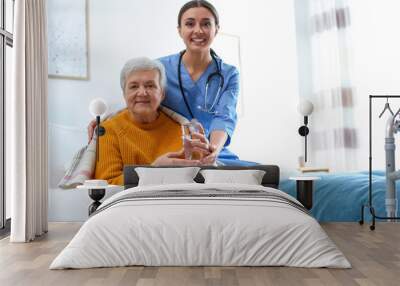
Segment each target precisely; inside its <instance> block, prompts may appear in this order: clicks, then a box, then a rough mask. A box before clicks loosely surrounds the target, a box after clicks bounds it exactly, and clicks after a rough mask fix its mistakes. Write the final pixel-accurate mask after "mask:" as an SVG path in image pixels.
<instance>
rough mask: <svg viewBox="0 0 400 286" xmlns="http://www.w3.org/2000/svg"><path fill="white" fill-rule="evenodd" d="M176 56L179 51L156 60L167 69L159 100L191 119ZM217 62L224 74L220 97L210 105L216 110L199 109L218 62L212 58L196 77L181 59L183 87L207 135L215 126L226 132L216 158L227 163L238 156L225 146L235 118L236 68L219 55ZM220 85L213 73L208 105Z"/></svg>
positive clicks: (230, 135) (233, 127)
mask: <svg viewBox="0 0 400 286" xmlns="http://www.w3.org/2000/svg"><path fill="white" fill-rule="evenodd" d="M179 56H180V54H179V53H178V54H174V55H170V56H166V57H163V58H160V59H159V61H160V62H161V63H162V64H163V65H164V67H165V71H166V73H167V90H166V97H165V99H164V101H163V102H162V105H164V106H166V107H168V108H170V109H172V110H174V111H176V112H178V113H180V114H181V115H183V116H185V117H186V118H188V119H191V115H190V112H189V110H188V108H187V107H186V104H185V102H184V99H183V97H182V93H181V90H180V87H179V75H178V63H179ZM217 62H218V65H219V66H220V67H221V74H222V75H223V77H224V86H223V87H222V89H221V91H220V94H219V96H220V99H219V101H218V103H217V104H216V105H215V106H214V107H213V109H212V111H213V112H215V113H209V112H205V111H203V110H202V109H204V99H205V93H206V92H205V89H206V82H207V78H208V76H209V75H210V74H211V73H214V72H216V71H217V66H216V64H215V61H214V60H213V61H212V62H211V63H210V65H209V66H208V67H207V69H206V70H205V71H204V72H203V74H202V75H201V76H200V78H199V79H198V80H197V81H193V80H192V78H191V77H190V74H189V73H188V71H187V70H186V67H185V65H184V64H183V62H182V63H181V78H182V87H183V90H184V92H185V95H186V99H187V102H188V104H189V106H190V109H191V111H192V113H193V115H194V117H195V118H196V119H197V120H198V121H199V122H200V123H201V124H202V125H203V127H204V129H205V132H206V136H207V137H209V135H210V133H211V132H212V131H214V130H222V131H225V132H226V133H227V134H228V139H227V140H226V143H225V147H224V148H223V149H222V150H221V152H220V154H219V156H218V159H219V160H221V161H222V162H224V161H225V163H228V164H229V163H230V162H228V161H230V160H238V157H237V156H236V155H235V154H233V153H232V152H231V151H229V150H228V149H227V148H226V146H228V145H229V143H230V141H231V137H232V135H233V131H234V130H235V126H236V121H237V114H236V104H237V99H238V95H239V72H238V70H237V69H236V68H235V67H234V66H231V65H228V64H226V63H224V62H223V61H222V60H221V59H219V58H217ZM219 85H220V78H219V77H218V76H213V77H212V78H211V80H210V81H209V85H208V95H207V108H209V107H210V106H211V105H212V103H213V101H214V99H215V96H216V94H217V90H218V86H219ZM227 160H228V161H227Z"/></svg>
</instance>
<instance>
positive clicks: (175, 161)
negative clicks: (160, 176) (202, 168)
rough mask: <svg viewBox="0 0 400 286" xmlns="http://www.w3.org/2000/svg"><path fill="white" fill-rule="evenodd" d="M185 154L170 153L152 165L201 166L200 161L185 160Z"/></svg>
mask: <svg viewBox="0 0 400 286" xmlns="http://www.w3.org/2000/svg"><path fill="white" fill-rule="evenodd" d="M184 156H185V153H184V151H183V149H182V150H180V151H179V152H168V153H165V154H164V155H161V156H160V157H158V158H157V159H156V160H155V161H154V162H153V163H152V164H151V165H152V166H168V165H175V166H198V165H200V161H199V160H187V159H184Z"/></svg>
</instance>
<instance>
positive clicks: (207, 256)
mask: <svg viewBox="0 0 400 286" xmlns="http://www.w3.org/2000/svg"><path fill="white" fill-rule="evenodd" d="M166 194H168V195H166ZM193 194H195V195H193ZM127 265H145V266H195V265H197V266H201V265H202V266H206V265H208V266H210V265H214V266H244V265H246V266H293V267H331V268H350V267H351V266H350V263H349V262H348V261H347V259H346V258H345V257H344V255H343V254H342V252H341V251H340V250H339V249H338V248H337V247H336V245H335V244H334V243H333V242H332V241H331V240H330V238H329V237H328V236H327V234H326V233H325V232H324V230H323V229H322V228H321V226H320V225H319V224H318V222H317V221H316V220H315V219H314V218H313V217H311V216H310V215H308V214H307V213H306V210H305V209H304V208H302V207H301V205H300V203H299V202H297V201H296V200H295V199H294V198H292V197H290V196H288V195H286V194H285V193H283V192H281V191H279V190H277V189H273V188H268V187H263V186H256V185H239V184H198V183H191V184H174V185H165V186H161V185H157V186H141V187H140V186H139V187H134V188H130V189H128V190H125V191H123V192H121V193H118V194H116V195H114V196H112V197H111V198H109V199H107V200H106V201H105V202H104V203H103V204H102V205H101V206H100V208H99V209H98V211H97V212H96V213H95V214H94V215H93V216H91V217H90V218H89V220H88V221H86V222H85V223H84V225H83V226H82V227H81V229H80V230H79V232H78V233H77V234H76V236H75V237H74V238H73V239H72V241H71V242H70V243H69V244H68V246H67V247H66V248H65V249H64V250H63V251H62V252H61V253H60V254H59V255H58V256H57V257H56V259H55V260H54V261H53V263H52V264H51V266H50V269H64V268H91V267H114V266H127Z"/></svg>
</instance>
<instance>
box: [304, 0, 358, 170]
mask: <svg viewBox="0 0 400 286" xmlns="http://www.w3.org/2000/svg"><path fill="white" fill-rule="evenodd" d="M310 15H311V18H310V19H311V61H312V67H311V70H312V72H311V74H312V96H311V100H312V102H313V104H314V113H313V114H312V117H311V118H312V119H311V124H310V125H311V132H312V133H311V134H310V151H311V152H310V153H311V154H310V155H311V156H310V157H311V161H312V162H313V164H314V165H316V166H321V167H322V166H323V167H329V168H330V169H331V170H332V171H348V170H352V169H354V168H355V167H356V161H355V160H356V148H357V132H356V129H355V127H354V119H353V107H354V103H355V102H354V100H355V89H354V87H353V86H352V82H351V73H352V70H351V68H352V64H351V59H352V57H351V56H352V55H351V51H352V50H351V48H352V46H351V38H350V32H351V30H350V29H351V22H350V8H349V6H348V4H347V0H310Z"/></svg>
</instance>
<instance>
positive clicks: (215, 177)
mask: <svg viewBox="0 0 400 286" xmlns="http://www.w3.org/2000/svg"><path fill="white" fill-rule="evenodd" d="M200 174H201V175H202V176H203V177H204V183H206V184H209V183H226V184H228V183H235V184H246V185H261V182H262V179H263V177H264V175H265V171H262V170H202V171H200Z"/></svg>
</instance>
